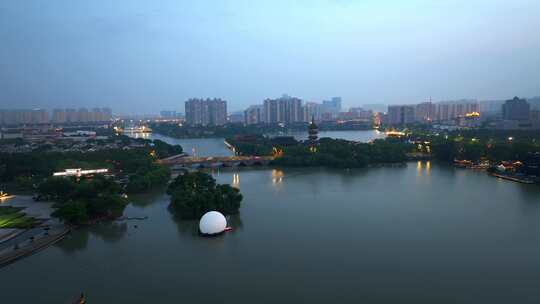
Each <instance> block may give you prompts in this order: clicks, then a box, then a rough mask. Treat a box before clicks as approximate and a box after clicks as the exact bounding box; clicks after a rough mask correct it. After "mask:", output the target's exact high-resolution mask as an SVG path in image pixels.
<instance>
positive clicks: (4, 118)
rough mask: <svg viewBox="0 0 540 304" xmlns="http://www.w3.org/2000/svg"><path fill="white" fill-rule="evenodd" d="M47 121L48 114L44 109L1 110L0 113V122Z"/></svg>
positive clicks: (26, 122) (38, 122)
mask: <svg viewBox="0 0 540 304" xmlns="http://www.w3.org/2000/svg"><path fill="white" fill-rule="evenodd" d="M48 122H49V114H48V112H47V111H46V110H44V109H32V110H25V109H21V110H2V111H1V114H0V124H2V125H19V124H46V123H48Z"/></svg>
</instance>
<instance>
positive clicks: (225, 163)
mask: <svg viewBox="0 0 540 304" xmlns="http://www.w3.org/2000/svg"><path fill="white" fill-rule="evenodd" d="M273 159H274V158H273V157H271V156H224V157H222V156H210V157H193V156H185V155H175V156H172V157H169V158H165V159H161V160H158V162H159V163H160V164H162V165H166V166H170V167H172V168H173V169H174V168H220V167H221V168H223V167H252V166H266V165H268V164H269V163H270V161H271V160H273Z"/></svg>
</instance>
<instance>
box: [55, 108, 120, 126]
mask: <svg viewBox="0 0 540 304" xmlns="http://www.w3.org/2000/svg"><path fill="white" fill-rule="evenodd" d="M111 119H112V110H111V109H110V108H93V109H92V110H88V109H86V108H79V109H54V110H53V112H52V120H51V121H52V122H53V123H80V122H82V123H86V122H106V121H110V120H111Z"/></svg>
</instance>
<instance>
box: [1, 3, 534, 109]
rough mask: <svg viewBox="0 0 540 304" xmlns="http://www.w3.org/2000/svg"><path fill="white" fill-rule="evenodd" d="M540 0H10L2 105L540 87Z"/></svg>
mask: <svg viewBox="0 0 540 304" xmlns="http://www.w3.org/2000/svg"><path fill="white" fill-rule="evenodd" d="M539 16H540V1H538V0H512V1H509V0H477V1H475V0H440V1H434V0H409V1H397V0H381V1H375V0H364V1H360V0H359V1H353V0H326V1H323V0H309V1H307V0H306V1H276V0H273V1H252V0H251V1H250V0H244V1H226V0H221V1H218V0H212V1H203V0H197V1H180V0H174V1H173V0H165V1H164V0H162V1H136V0H115V1H110V0H107V1H105V0H92V1H73V0H55V1H50V0H31V1H30V0H29V1H22V0H4V1H1V2H0V108H30V107H45V108H53V107H79V106H86V107H93V106H111V107H112V108H113V110H114V111H115V112H116V113H157V112H158V111H159V110H162V109H172V110H182V111H183V101H184V100H186V99H187V98H189V97H207V96H208V97H221V98H224V99H226V100H228V101H229V109H230V110H232V111H234V110H241V109H243V108H245V107H247V106H248V105H250V104H256V103H260V102H261V101H262V100H263V99H264V98H266V97H275V96H278V95H281V94H282V93H287V94H290V95H294V96H298V97H301V98H303V99H304V100H307V101H320V100H321V99H323V98H328V97H331V96H342V97H343V100H344V106H346V107H348V106H353V105H360V104H365V103H390V104H391V103H412V102H420V101H423V100H426V99H427V98H429V96H432V97H433V99H434V100H440V99H457V98H478V99H492V98H501V99H502V98H509V97H512V96H514V95H519V96H535V95H540V34H539V30H540V17H539Z"/></svg>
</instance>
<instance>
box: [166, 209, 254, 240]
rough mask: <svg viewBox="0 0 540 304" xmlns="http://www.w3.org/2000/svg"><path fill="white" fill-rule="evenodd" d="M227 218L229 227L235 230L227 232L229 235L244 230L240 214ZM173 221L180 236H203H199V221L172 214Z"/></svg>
mask: <svg viewBox="0 0 540 304" xmlns="http://www.w3.org/2000/svg"><path fill="white" fill-rule="evenodd" d="M226 218H227V226H228V227H231V228H233V229H232V230H231V231H229V232H227V234H234V233H235V232H237V231H240V230H242V229H243V227H244V223H243V222H242V218H241V217H240V214H233V215H228V216H226ZM171 219H172V220H173V222H174V223H175V224H176V227H177V229H178V233H179V234H180V236H182V237H189V238H201V236H200V235H199V221H198V220H185V219H182V218H180V217H179V216H177V215H175V214H172V213H171Z"/></svg>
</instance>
